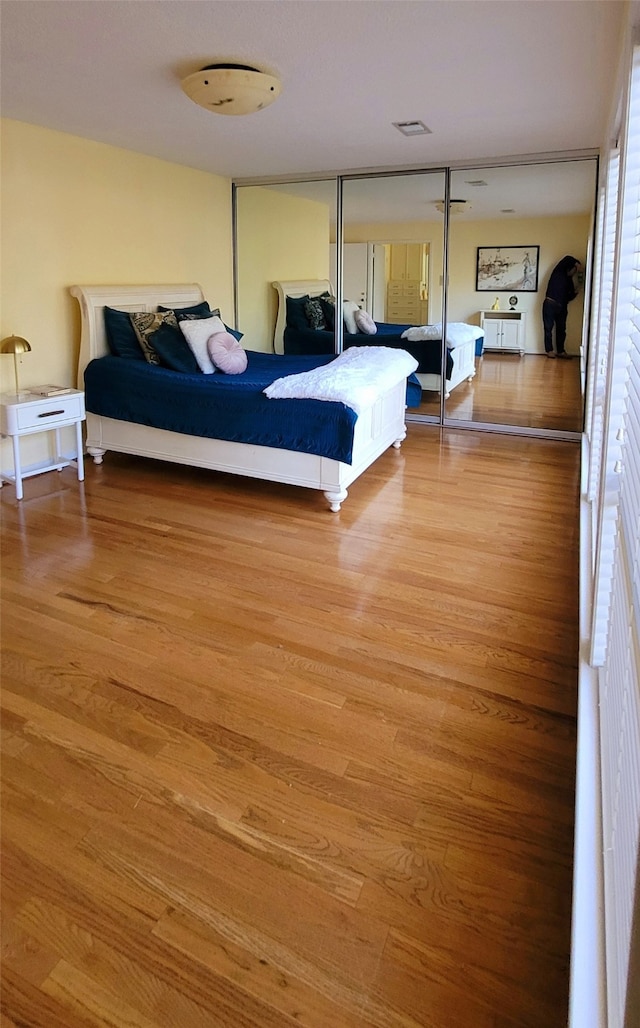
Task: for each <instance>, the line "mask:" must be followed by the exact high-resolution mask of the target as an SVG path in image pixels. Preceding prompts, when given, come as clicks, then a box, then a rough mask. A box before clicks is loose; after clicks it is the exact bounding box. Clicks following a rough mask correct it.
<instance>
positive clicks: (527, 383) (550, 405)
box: [415, 351, 583, 432]
mask: <svg viewBox="0 0 640 1028" xmlns="http://www.w3.org/2000/svg"><path fill="white" fill-rule="evenodd" d="M475 363H476V377H475V378H474V379H473V381H472V382H461V383H460V385H458V386H456V388H455V389H454V390H453V392H452V393H451V396H450V397H449V399H448V400H446V401H445V410H446V416H447V417H448V418H455V419H456V420H457V421H474V422H476V423H477V424H484V425H513V426H518V427H520V428H536V429H541V428H546V429H551V430H554V431H562V432H581V431H582V408H583V404H582V392H581V382H580V361H579V360H577V359H574V360H569V361H563V360H548V358H547V357H545V355H544V354H536V353H526V354H524V355H523V356H522V357H521V356H520V355H519V354H517V353H508V352H507V353H495V352H492V351H487V352H485V354H484V355H483V356H482V357H476V362H475ZM415 413H418V414H429V415H435V416H436V417H439V416H440V397H439V395H438V393H435V392H423V394H422V403H421V404H420V407H419V408H418V410H416V411H415Z"/></svg>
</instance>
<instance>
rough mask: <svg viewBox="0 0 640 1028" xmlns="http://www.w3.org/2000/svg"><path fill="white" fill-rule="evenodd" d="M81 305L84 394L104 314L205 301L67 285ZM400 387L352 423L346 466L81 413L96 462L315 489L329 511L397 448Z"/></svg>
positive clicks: (158, 291)
mask: <svg viewBox="0 0 640 1028" xmlns="http://www.w3.org/2000/svg"><path fill="white" fill-rule="evenodd" d="M71 295H72V296H74V297H75V298H76V299H77V300H78V303H79V304H80V312H81V318H82V334H81V341H80V357H79V361H78V388H79V389H84V369H85V367H86V366H87V364H88V363H89V361H91V360H93V359H94V358H96V357H102V356H103V355H105V354H107V353H109V347H108V344H107V338H106V334H105V327H104V308H105V307H114V308H116V309H117V310H122V311H155V310H156V309H157V307H158V305H161V306H163V307H172V308H174V309H178V308H180V307H189V306H191V305H192V304H195V303H200V302H201V301H202V300H203V299H204V297H203V294H202V290H201V288H200V286H198V285H174V286H172V285H166V286H165V285H161V286H153V285H149V286H146V285H145V286H73V287H72V288H71ZM405 405H406V382H405V380H404V379H403V380H402V381H401V382H399V383H397V385H395V386H393V387H392V388H391V389H389V390H388V391H387V392H385V393H384V394H383V395H381V396H379V397H378V399H377V400H375V401H374V403H373V404H372V405H371V407H369V408H367V409H366V410H365V411H363V412H362V413H361V414H360V415H359V416H358V420H357V421H356V424H355V430H354V440H353V462H352V463H351V464H344V463H342V462H341V461H337V460H332V459H330V458H328V457H319V456H317V455H316V454H310V453H297V452H294V451H292V450H279V449H276V448H274V447H270V446H256V445H253V444H250V443H232V442H227V441H226V440H223V439H203V438H201V437H199V436H189V435H182V434H181V433H179V432H167V431H165V430H164V429H159V428H149V427H148V426H146V425H137V424H135V423H134V422H129V421H115V420H114V419H112V418H104V417H101V416H100V415H97V414H91V413H90V412H87V441H86V450H87V452H88V453H89V454H90V455H91V456H92V457H93V460H94V462H95V463H96V464H101V463H102V459H103V457H104V454H105V453H106V452H107V450H115V451H116V452H117V453H130V454H136V455H138V456H141V457H154V458H156V459H157V460H166V461H173V462H174V463H177V464H187V465H190V466H194V467H200V468H209V469H210V470H212V471H224V472H228V473H229V474H233V475H246V476H248V477H250V478H262V479H266V480H267V481H269V482H283V483H286V484H288V485H299V486H304V487H306V488H308V489H320V490H322V492H323V493H324V495H325V496H326V498H327V500H328V502H329V507H330V509H331V510H332V511H334V512H337V511H339V510H340V505H341V504H342V503H343V502H344V500H345V499H346V498H347V489H348V487H349V486H350V485H351V483H352V482H354V481H355V480H356V479H357V478H358V477H359V476H360V475H361V474H362V473H363V471H366V469H367V468H368V467H369V466H370V465H371V464H373V462H374V461H375V460H376V459H377V458H378V457H379V456H380V455H381V454H382V453H384V451H385V450H387V449H388V448H389V447H390V446H393V447H395V448H396V449H398V448H399V447H400V445H401V443H402V441H403V439H404V438H405V436H406V434H407V430H406V426H405Z"/></svg>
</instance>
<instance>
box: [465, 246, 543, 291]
mask: <svg viewBox="0 0 640 1028" xmlns="http://www.w3.org/2000/svg"><path fill="white" fill-rule="evenodd" d="M477 250H478V255H477V259H476V292H477V293H486V292H488V293H493V292H498V293H500V292H503V293H537V292H538V262H539V259H540V247H539V246H479V247H478V248H477Z"/></svg>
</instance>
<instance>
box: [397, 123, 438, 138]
mask: <svg viewBox="0 0 640 1028" xmlns="http://www.w3.org/2000/svg"><path fill="white" fill-rule="evenodd" d="M393 126H394V128H397V129H398V132H402V135H403V136H430V135H431V129H430V128H427V126H426V125H425V123H424V122H423V121H394V122H393Z"/></svg>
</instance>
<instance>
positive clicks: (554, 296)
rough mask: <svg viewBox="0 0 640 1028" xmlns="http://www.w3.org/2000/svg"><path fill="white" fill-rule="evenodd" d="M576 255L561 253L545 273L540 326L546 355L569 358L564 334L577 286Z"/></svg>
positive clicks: (578, 288) (578, 282)
mask: <svg viewBox="0 0 640 1028" xmlns="http://www.w3.org/2000/svg"><path fill="white" fill-rule="evenodd" d="M581 267H582V265H581V264H580V261H579V260H578V259H577V257H570V256H567V257H563V258H562V260H561V261H559V262H558V264H556V266H555V268H554V269H553V271H552V272H551V274H550V276H549V282H548V283H547V292H546V295H545V298H544V302H543V304H542V325H543V328H544V349H545V353H546V355H547V357H556V356H558V357H563V358H564V359H565V360H570V354H568V353H566V351H565V348H564V343H565V339H566V338H567V313H568V306H569V304H570V303H571V301H572V300H575V298H576V296H577V295H578V292H579V290H580V279H579V274H580V269H581ZM554 328H555V332H556V353H554V351H553V330H554Z"/></svg>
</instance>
